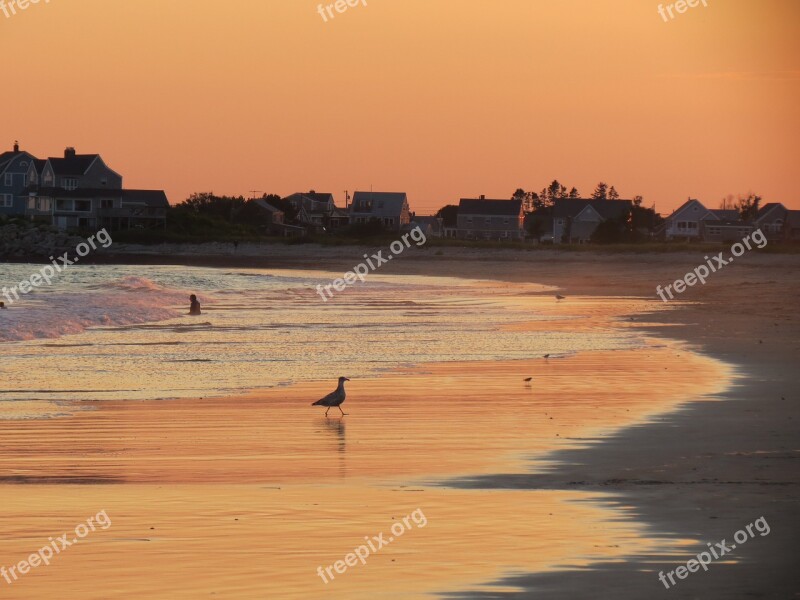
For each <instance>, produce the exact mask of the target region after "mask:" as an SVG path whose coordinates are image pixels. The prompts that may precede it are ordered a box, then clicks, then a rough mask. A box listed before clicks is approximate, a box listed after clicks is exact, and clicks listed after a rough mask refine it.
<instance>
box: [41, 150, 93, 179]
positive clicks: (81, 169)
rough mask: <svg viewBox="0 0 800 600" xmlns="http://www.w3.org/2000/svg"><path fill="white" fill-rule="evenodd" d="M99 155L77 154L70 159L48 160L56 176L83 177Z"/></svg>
mask: <svg viewBox="0 0 800 600" xmlns="http://www.w3.org/2000/svg"><path fill="white" fill-rule="evenodd" d="M98 156H100V155H99V154H76V155H75V156H71V157H69V158H48V159H47V160H49V161H50V164H51V165H52V166H53V172H54V173H55V174H56V175H83V174H84V173H86V171H88V170H89V167H90V166H91V164H92V163H93V162H94V161H95V159H96V158H97V157H98Z"/></svg>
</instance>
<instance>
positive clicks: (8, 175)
mask: <svg viewBox="0 0 800 600" xmlns="http://www.w3.org/2000/svg"><path fill="white" fill-rule="evenodd" d="M6 185H14V174H13V173H6Z"/></svg>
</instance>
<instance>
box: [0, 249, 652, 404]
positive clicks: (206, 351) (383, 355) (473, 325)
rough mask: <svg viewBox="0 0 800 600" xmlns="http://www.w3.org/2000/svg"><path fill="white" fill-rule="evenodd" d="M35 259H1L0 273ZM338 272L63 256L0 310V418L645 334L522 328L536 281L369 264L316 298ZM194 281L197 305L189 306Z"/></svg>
mask: <svg viewBox="0 0 800 600" xmlns="http://www.w3.org/2000/svg"><path fill="white" fill-rule="evenodd" d="M37 270H38V267H37V266H36V265H29V264H14V265H8V264H5V265H2V266H0V285H4V286H11V285H14V284H16V283H17V282H19V281H21V280H23V279H26V278H28V277H30V275H31V274H32V273H35V272H36V271H37ZM340 275H341V274H337V273H327V272H324V271H315V272H309V271H290V270H246V269H241V268H230V269H225V268H223V269H210V268H190V267H176V266H105V265H104V266H88V265H87V266H80V267H78V266H75V267H72V268H71V269H70V270H69V271H66V272H65V273H63V274H62V275H60V276H59V278H58V279H57V280H54V281H53V284H52V285H50V286H46V287H41V288H38V289H36V290H34V291H33V292H31V293H30V294H28V295H26V296H23V297H22V298H21V299H20V300H19V301H17V302H14V303H13V304H12V305H11V306H10V307H9V309H8V310H3V311H0V376H2V380H3V386H2V389H0V418H3V417H4V416H5V417H6V418H9V416H13V417H16V418H19V417H20V408H21V407H22V406H23V405H22V404H17V405H16V409H15V410H11V408H10V407H9V404H10V403H24V402H31V401H48V402H53V403H58V402H61V401H69V400H89V401H95V400H137V399H161V398H184V397H209V396H226V395H234V394H238V393H242V392H246V391H249V390H258V389H263V388H272V387H276V386H284V385H291V384H293V383H297V382H307V381H314V380H331V381H335V380H336V378H337V377H339V376H340V375H345V376H348V377H361V378H363V377H372V376H376V375H379V374H380V373H383V372H386V371H387V370H393V369H396V368H398V367H407V366H412V365H418V364H422V363H428V362H446V361H470V360H513V359H529V358H532V357H536V356H541V355H543V354H544V353H549V354H551V355H552V356H554V357H557V356H566V355H568V354H571V353H575V352H579V351H583V350H613V349H625V348H631V347H634V346H636V345H637V344H639V343H640V342H641V340H638V339H637V338H636V336H634V335H628V334H625V335H623V334H622V333H621V332H620V331H610V330H609V331H592V332H591V335H587V333H586V332H585V331H580V328H579V327H576V330H575V331H569V330H564V328H555V329H554V330H552V331H550V330H547V328H546V327H534V328H530V327H519V326H517V325H518V324H521V323H531V322H541V323H542V324H544V323H546V322H547V321H548V320H552V319H555V318H556V316H555V313H553V308H554V307H555V306H556V302H555V301H554V299H553V296H552V294H551V293H548V290H547V288H545V287H544V286H540V285H536V284H529V285H527V286H513V287H512V286H508V285H504V284H501V283H496V282H487V281H468V280H461V279H455V278H443V277H411V276H389V275H385V276H384V275H380V274H372V275H370V277H369V278H368V280H367V282H366V283H364V284H362V283H356V284H355V285H353V286H350V287H348V288H347V289H346V290H345V291H343V292H340V293H337V294H336V296H335V297H334V298H333V299H331V300H329V301H327V302H325V301H323V300H322V299H321V297H320V296H319V295H318V294H317V292H316V286H317V285H318V284H323V285H325V284H329V283H330V282H331V281H332V280H333V279H334V278H335V277H338V276H340ZM191 293H195V294H197V295H198V297H199V298H200V302H201V304H202V306H203V314H202V315H201V316H198V317H192V316H189V315H188V314H187V313H188V304H189V299H188V297H189V294H191ZM7 304H8V303H7ZM563 306H564V305H562V306H561V307H558V308H559V314H558V320H560V321H563V320H564V319H565V318H567V319H574V320H575V322H576V325H577V324H579V322H580V319H581V318H583V317H584V316H585V315H582V314H581V310H580V308H578V306H577V305H575V311H576V312H575V314H574V315H569V314H567V315H565V314H564V311H563ZM3 407H4V408H3ZM56 413H57V411H56ZM56 413H54V414H56ZM21 414H22V416H24V415H25V414H26V413H25V411H22V413H21ZM40 416H41V415H40Z"/></svg>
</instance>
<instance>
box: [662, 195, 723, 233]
mask: <svg viewBox="0 0 800 600" xmlns="http://www.w3.org/2000/svg"><path fill="white" fill-rule="evenodd" d="M707 219H710V220H717V219H718V217H717V216H716V215H715V214H714V213H713V212H712V211H710V210H708V209H707V208H706V207H705V206H703V203H702V202H700V201H699V200H695V199H693V198H689V199H688V200H687V201H686V202H684V203H683V204H682V205H681V206H679V207H678V208H676V209H675V211H673V213H672V214H671V215H670V216H668V217H667V219H666V228H665V230H664V232H665V234H666V237H667V239H668V240H670V239H676V238H678V239H681V238H683V239H690V240H699V239H701V232H700V222H701V221H703V220H707Z"/></svg>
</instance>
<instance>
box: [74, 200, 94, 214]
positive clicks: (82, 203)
mask: <svg viewBox="0 0 800 600" xmlns="http://www.w3.org/2000/svg"><path fill="white" fill-rule="evenodd" d="M75 212H92V201H91V200H76V201H75Z"/></svg>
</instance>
